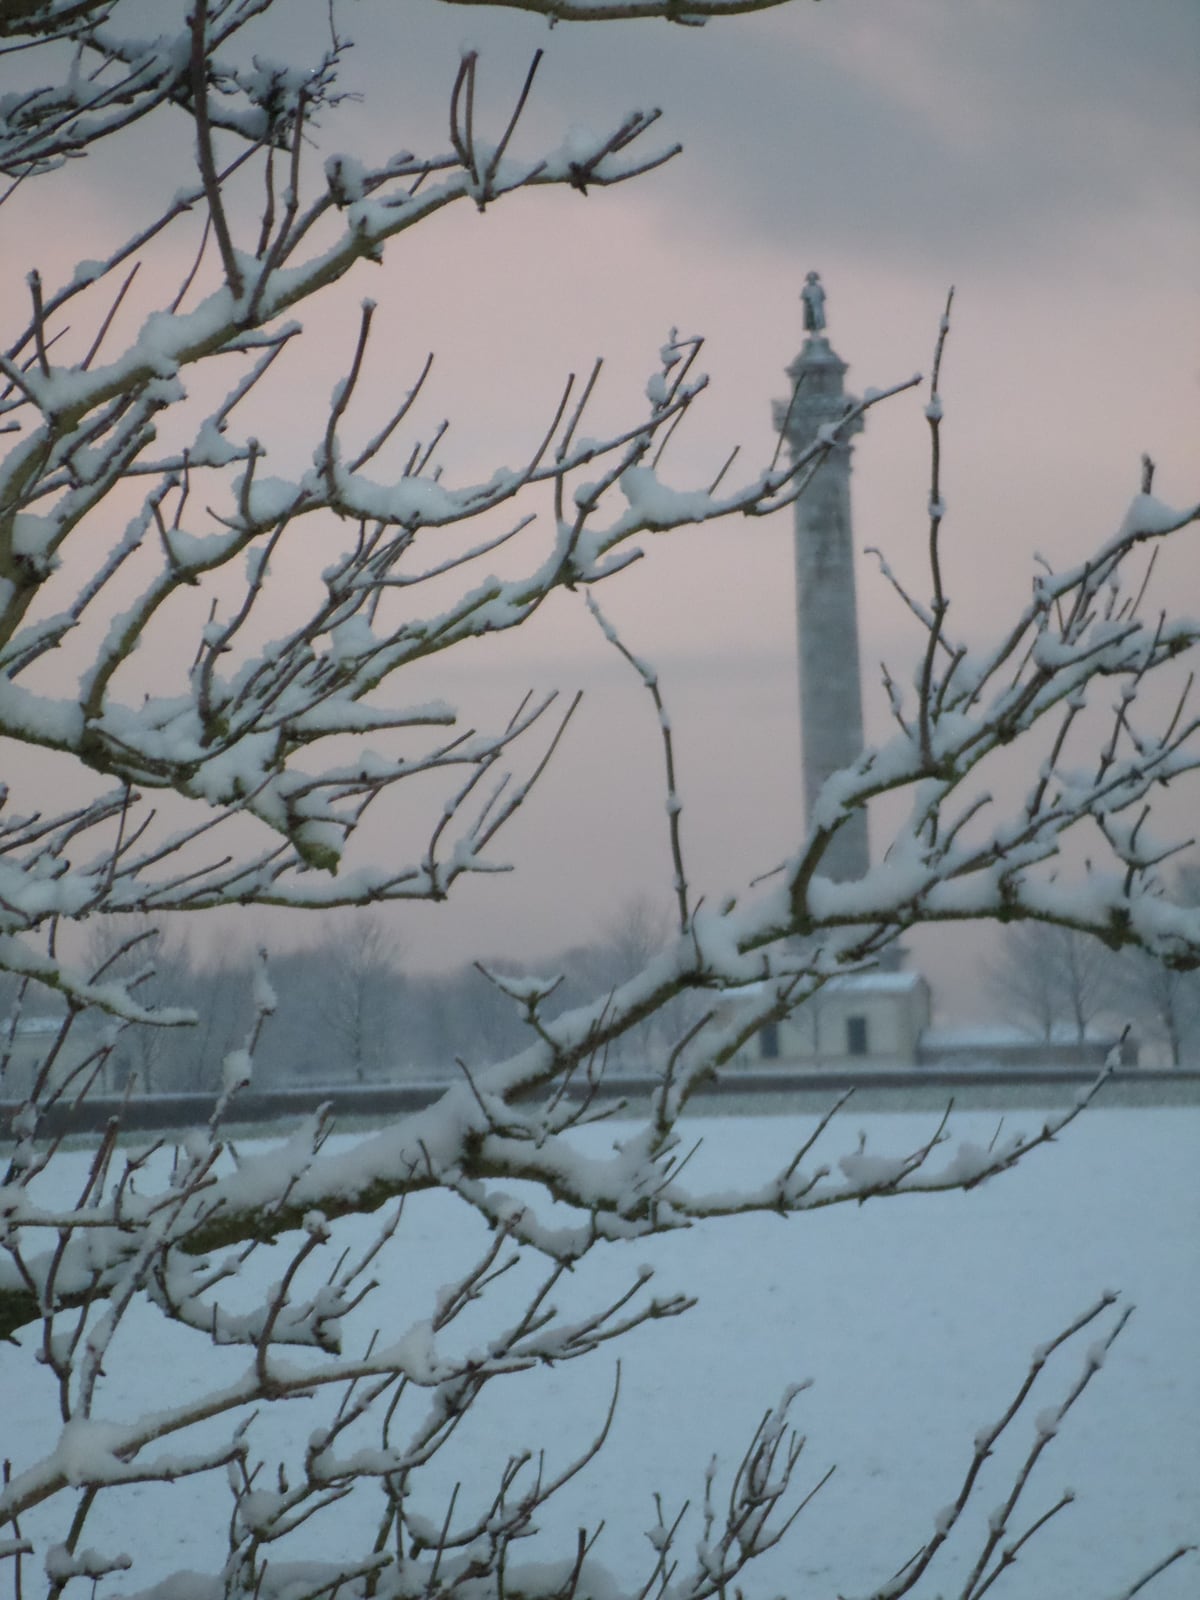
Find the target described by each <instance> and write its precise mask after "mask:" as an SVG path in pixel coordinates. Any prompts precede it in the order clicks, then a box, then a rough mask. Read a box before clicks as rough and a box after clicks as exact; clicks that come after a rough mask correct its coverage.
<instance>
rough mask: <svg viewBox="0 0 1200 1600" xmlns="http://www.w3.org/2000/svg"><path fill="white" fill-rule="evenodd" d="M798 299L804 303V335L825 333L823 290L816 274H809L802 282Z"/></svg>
mask: <svg viewBox="0 0 1200 1600" xmlns="http://www.w3.org/2000/svg"><path fill="white" fill-rule="evenodd" d="M800 299H801V300H802V301H803V302H804V331H805V333H824V332H825V290H824V289H823V288H822V287H821V279H820V276H819V274H818V273H815V272H810V273H809V274H808V276H807V277H806V278H805V280H804V287H803V289H801V291H800Z"/></svg>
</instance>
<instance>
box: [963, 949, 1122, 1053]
mask: <svg viewBox="0 0 1200 1600" xmlns="http://www.w3.org/2000/svg"><path fill="white" fill-rule="evenodd" d="M1112 975H1113V962H1112V952H1111V951H1110V950H1108V949H1106V948H1105V946H1104V945H1103V944H1102V943H1101V942H1100V940H1099V939H1097V938H1096V937H1095V936H1094V935H1092V934H1089V933H1082V932H1080V931H1078V930H1077V929H1075V928H1063V927H1056V926H1054V925H1053V924H1051V923H1039V922H1029V923H1023V924H1021V925H1020V926H1017V927H1009V928H1005V929H1004V933H1003V937H1002V943H1001V949H1000V954H999V956H998V958H997V959H996V960H995V962H994V963H993V965H992V967H991V969H990V971H989V972H988V986H989V988H990V990H991V992H992V995H993V998H994V999H995V1000H996V1001H997V1002H998V1003H999V1004H1000V1005H1001V1007H1002V1008H1003V1011H1004V1015H1005V1017H1006V1018H1007V1019H1009V1020H1011V1021H1013V1022H1015V1023H1016V1024H1017V1025H1018V1026H1019V1027H1022V1028H1024V1029H1026V1030H1027V1031H1029V1032H1031V1033H1033V1034H1035V1035H1036V1036H1037V1037H1038V1038H1039V1039H1051V1038H1053V1037H1055V1036H1062V1035H1063V1034H1065V1035H1066V1036H1067V1037H1069V1038H1072V1039H1074V1040H1076V1041H1077V1042H1079V1043H1082V1042H1083V1040H1084V1039H1085V1038H1086V1037H1087V1032H1088V1029H1089V1027H1090V1026H1091V1025H1092V1023H1094V1022H1097V1021H1099V1020H1100V1018H1101V1017H1102V1016H1104V1015H1105V1014H1106V1013H1107V1014H1111V1013H1112V1011H1113V1001H1114V998H1115V996H1114V993H1113V987H1112Z"/></svg>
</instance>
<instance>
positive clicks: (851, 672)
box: [774, 273, 870, 881]
mask: <svg viewBox="0 0 1200 1600" xmlns="http://www.w3.org/2000/svg"><path fill="white" fill-rule="evenodd" d="M816 281H817V280H816V278H815V274H812V273H810V274H809V283H810V284H812V283H814V282H816ZM824 320H825V319H824V296H823V295H821V297H820V299H819V300H818V301H815V302H814V301H813V300H812V299H811V298H806V300H805V325H806V327H808V328H809V330H810V332H809V337H808V338H807V339H806V340H805V341H804V347H803V349H802V350H801V352H800V354H799V355H798V356H797V357H796V359H795V361H793V362H792V364H791V366H790V367H788V369H787V374H788V377H789V379H790V380H791V386H792V393H791V398H790V399H789V400H783V401H776V403H775V407H774V412H775V426H776V428H777V429H782V430H783V432H784V437H785V439H786V441H787V444H788V446H789V448H790V450H791V452H792V456H793V459H794V458H795V457H796V456H798V455H800V454H801V453H802V452H803V451H805V450H806V449H808V447H809V445H811V444H812V443H813V442H814V440H815V439H816V437H817V433H818V430H819V429H820V428H821V427H823V426H825V425H826V424H828V423H833V422H837V421H838V420H839V419H840V418H841V417H842V416H843V415H844V414H845V411H846V407H847V405H850V404H853V403H854V401H853V397H852V396H850V395H847V394H846V392H845V387H844V383H843V379H844V377H845V373H846V363H845V362H844V361H842V360H841V359H840V358H839V357H838V356H837V355H836V354H835V353H834V351H833V349H832V348H831V346H830V344H829V340H828V338H827V337H826V335H825V328H824ZM862 427H863V423H862V418H861V417H860V418H858V419H857V420H856V421H854V422H853V423H851V424H850V425H849V427H847V428H844V429H843V430H842V441H843V442H841V443H839V444H838V445H836V446H835V447H834V449H833V450H832V451H831V452H830V454H829V456H828V457H827V458H826V460H825V462H824V463H823V464H822V465H821V467H820V468H818V470H817V473H816V476H815V477H814V479H813V481H812V482H811V484H810V485H809V487H808V488H807V489H806V490H805V492H804V494H803V495H802V496H801V497H800V499H799V500H797V502H796V506H795V518H796V532H795V540H796V629H797V635H798V643H799V663H800V736H801V752H802V756H803V763H804V815H805V822H806V823H808V822H810V821H811V818H812V814H813V807H814V805H815V803H816V799H817V796H818V795H819V793H820V791H821V788H822V785H823V784H824V783H825V781H826V779H827V778H829V777H830V776H831V774H833V773H835V772H838V771H840V770H841V769H842V768H843V767H846V766H849V765H850V764H851V763H852V762H853V761H855V760H856V759H857V757H858V756H859V755H860V754H861V752H862V747H863V719H862V687H861V683H860V677H859V660H858V609H857V604H856V600H855V591H854V539H853V531H852V523H851V516H850V451H851V446H850V444H849V442H848V440H849V437H850V435H852V434H856V433H861V432H862ZM869 864H870V855H869V846H868V842H867V818H866V813H865V812H862V811H860V812H858V813H857V814H856V815H855V816H854V817H853V818H852V819H851V820H850V821H849V822H847V823H846V824H845V825H844V826H843V828H842V829H841V831H840V832H839V833H838V835H837V837H836V839H835V840H834V841H833V844H832V845H831V847H830V850H829V853H828V854H827V856H826V857H825V866H824V870H825V871H826V872H827V873H828V875H829V876H830V877H832V878H837V879H840V880H843V881H845V880H849V879H853V878H860V877H862V876H863V875H864V873H865V872H866V871H867V868H868V866H869Z"/></svg>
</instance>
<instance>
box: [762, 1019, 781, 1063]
mask: <svg viewBox="0 0 1200 1600" xmlns="http://www.w3.org/2000/svg"><path fill="white" fill-rule="evenodd" d="M758 1040H759V1045H760V1046H761V1049H762V1054H763V1060H764V1061H778V1059H779V1024H778V1023H777V1022H764V1023H763V1025H762V1027H761V1028H760V1029H759V1030H758Z"/></svg>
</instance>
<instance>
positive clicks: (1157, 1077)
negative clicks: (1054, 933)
mask: <svg viewBox="0 0 1200 1600" xmlns="http://www.w3.org/2000/svg"><path fill="white" fill-rule="evenodd" d="M1095 1078H1096V1074H1095V1073H1094V1072H1086V1071H1051V1072H1029V1071H1012V1070H1005V1071H995V1070H979V1071H969V1072H968V1071H959V1072H951V1071H938V1070H925V1069H920V1068H911V1067H909V1068H904V1069H900V1070H895V1071H880V1072H858V1073H853V1072H832V1071H826V1070H812V1071H803V1070H799V1071H798V1070H793V1069H788V1070H780V1071H774V1072H772V1071H766V1070H763V1071H746V1070H744V1069H736V1070H733V1071H729V1072H726V1073H725V1074H724V1075H723V1076H722V1077H721V1079H720V1080H719V1081H718V1082H716V1083H713V1084H708V1085H705V1087H704V1088H703V1089H702V1090H701V1091H699V1092H698V1093H697V1094H696V1095H695V1096H694V1097H693V1099H692V1101H691V1103H690V1109H691V1113H692V1114H693V1115H700V1116H777V1115H779V1114H780V1113H781V1112H798V1113H813V1114H815V1115H820V1114H821V1113H822V1112H824V1111H826V1110H828V1108H829V1106H830V1105H831V1104H832V1103H833V1101H834V1100H835V1099H837V1097H838V1096H839V1095H841V1094H844V1093H845V1092H846V1090H847V1089H852V1090H853V1091H854V1105H855V1107H856V1109H859V1110H863V1111H929V1110H938V1109H940V1108H942V1107H944V1106H945V1105H946V1104H947V1102H948V1101H949V1100H951V1099H952V1100H953V1101H954V1104H955V1106H956V1107H957V1108H958V1109H959V1110H961V1111H973V1110H979V1111H1008V1110H1014V1111H1015V1110H1031V1111H1032V1110H1041V1109H1043V1108H1044V1109H1047V1110H1053V1109H1056V1108H1066V1107H1067V1106H1069V1105H1070V1104H1071V1102H1072V1101H1073V1100H1074V1099H1075V1098H1076V1096H1077V1095H1079V1094H1080V1092H1081V1091H1083V1090H1085V1089H1087V1088H1088V1087H1089V1085H1090V1084H1092V1083H1094V1082H1095ZM653 1087H654V1080H653V1078H652V1077H650V1076H649V1075H648V1074H623V1075H621V1076H620V1077H610V1078H607V1079H605V1081H604V1083H603V1084H602V1085H601V1087H600V1089H599V1091H598V1092H599V1095H600V1097H601V1098H602V1099H606V1100H611V1099H623V1100H626V1101H628V1102H629V1106H630V1110H631V1111H633V1112H636V1111H639V1110H644V1109H645V1108H646V1106H647V1105H648V1104H649V1099H650V1095H651V1092H652V1090H653ZM445 1090H446V1085H445V1084H444V1083H439V1084H421V1083H400V1084H371V1085H359V1084H353V1085H351V1084H335V1085H330V1086H328V1087H325V1088H312V1089H288V1090H276V1091H271V1092H266V1091H264V1092H261V1093H255V1092H253V1091H251V1092H249V1093H246V1094H243V1095H239V1096H238V1097H237V1100H236V1101H235V1103H234V1106H233V1107H232V1108H231V1111H230V1115H229V1117H228V1118H227V1124H228V1125H229V1126H233V1127H236V1128H239V1129H253V1128H256V1127H263V1126H265V1125H267V1124H286V1123H289V1122H295V1121H297V1120H298V1119H299V1118H300V1117H303V1116H310V1115H311V1114H312V1113H313V1112H314V1111H316V1110H317V1109H318V1107H320V1106H323V1105H327V1106H329V1107H330V1109H331V1110H332V1112H333V1114H334V1116H335V1118H336V1119H337V1121H338V1123H339V1125H341V1126H343V1127H344V1126H346V1125H347V1124H351V1125H353V1124H362V1123H373V1122H380V1121H384V1120H386V1119H388V1118H391V1117H395V1116H400V1115H403V1114H404V1113H405V1112H409V1111H419V1110H420V1109H421V1108H422V1107H423V1106H428V1105H432V1104H433V1102H434V1101H435V1100H437V1099H438V1098H439V1097H440V1096H441V1095H442V1094H443V1093H444V1092H445ZM1096 1104H1097V1105H1098V1106H1174V1105H1197V1104H1200V1071H1184V1072H1167V1071H1137V1070H1126V1069H1119V1070H1117V1071H1115V1072H1113V1073H1111V1074H1110V1075H1109V1077H1108V1080H1107V1082H1106V1083H1105V1084H1104V1086H1103V1088H1102V1089H1101V1090H1100V1093H1099V1095H1098V1096H1097V1099H1096ZM17 1109H18V1107H17V1105H16V1104H15V1103H13V1102H3V1101H0V1129H4V1130H5V1131H7V1129H8V1125H9V1123H10V1121H11V1118H12V1117H13V1115H14V1114H15V1112H16V1111H17ZM212 1111H213V1100H212V1097H211V1096H209V1095H198V1094H177V1095H145V1096H140V1097H138V1098H135V1099H130V1100H127V1101H126V1100H120V1099H116V1098H104V1097H97V1098H95V1099H88V1100H87V1101H85V1102H84V1103H83V1104H82V1105H78V1106H70V1105H64V1106H56V1107H54V1108H53V1110H52V1111H51V1113H50V1114H49V1115H48V1116H46V1117H45V1118H44V1119H43V1121H42V1124H41V1126H40V1129H39V1132H40V1133H41V1134H42V1135H44V1136H46V1137H59V1136H70V1135H73V1134H89V1133H97V1132H99V1131H100V1130H101V1129H103V1128H104V1127H106V1126H107V1125H108V1123H109V1122H110V1121H111V1120H112V1119H113V1118H118V1119H119V1120H120V1123H121V1127H122V1131H123V1132H126V1133H162V1132H171V1131H178V1130H182V1129H186V1128H194V1127H200V1126H202V1125H203V1124H204V1123H206V1122H207V1121H208V1120H209V1118H210V1117H211V1115H212Z"/></svg>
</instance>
